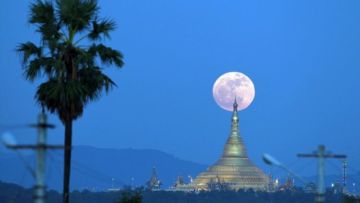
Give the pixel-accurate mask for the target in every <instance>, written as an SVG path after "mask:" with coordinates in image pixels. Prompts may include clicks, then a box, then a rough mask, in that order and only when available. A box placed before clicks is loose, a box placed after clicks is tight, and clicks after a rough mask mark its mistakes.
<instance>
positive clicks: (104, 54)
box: [88, 44, 124, 68]
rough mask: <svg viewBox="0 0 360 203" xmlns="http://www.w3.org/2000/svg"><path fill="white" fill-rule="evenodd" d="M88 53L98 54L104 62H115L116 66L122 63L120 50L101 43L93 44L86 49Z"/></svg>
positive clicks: (120, 65)
mask: <svg viewBox="0 0 360 203" xmlns="http://www.w3.org/2000/svg"><path fill="white" fill-rule="evenodd" d="M88 53H89V54H90V55H94V56H95V55H98V56H99V57H100V59H101V62H102V63H104V64H110V65H112V64H115V65H116V66H117V67H119V68H120V67H122V66H123V65H124V61H123V55H122V54H121V52H120V51H117V50H115V49H112V48H110V47H107V46H105V45H103V44H97V45H96V44H94V45H92V46H91V47H90V48H89V49H88Z"/></svg>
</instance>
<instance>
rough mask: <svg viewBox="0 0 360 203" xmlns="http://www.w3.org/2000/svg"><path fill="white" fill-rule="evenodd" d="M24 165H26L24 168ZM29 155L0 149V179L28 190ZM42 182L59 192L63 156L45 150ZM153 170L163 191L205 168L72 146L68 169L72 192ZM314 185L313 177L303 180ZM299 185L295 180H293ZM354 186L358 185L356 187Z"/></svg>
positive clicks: (356, 177)
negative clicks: (160, 182)
mask: <svg viewBox="0 0 360 203" xmlns="http://www.w3.org/2000/svg"><path fill="white" fill-rule="evenodd" d="M25 163H27V164H28V165H26V164H25ZM34 163H35V158H34V155H33V154H30V153H27V155H22V156H19V155H18V154H16V153H15V152H12V151H9V150H5V149H1V148H0V180H1V181H5V182H10V183H16V184H19V185H21V186H24V187H32V186H33V184H34V179H33V177H32V175H31V172H30V170H28V168H34ZM46 165H47V169H46V171H47V174H46V181H47V185H48V188H50V189H55V190H59V191H60V190H61V189H62V178H63V172H62V170H63V169H62V167H63V153H62V151H61V150H57V151H49V152H48V156H47V163H46ZM154 166H155V167H156V170H157V174H158V177H159V178H160V180H161V181H162V183H163V188H167V187H169V186H170V185H172V184H173V183H174V182H175V181H176V178H177V177H178V176H183V177H184V179H185V180H187V178H188V176H189V175H190V176H192V177H196V176H197V175H198V174H199V173H200V172H202V171H204V170H206V168H207V166H206V165H203V164H199V163H195V162H191V161H186V160H181V159H179V158H177V157H175V156H173V155H170V154H168V153H165V152H162V151H159V150H152V149H105V148H95V147H90V146H75V147H74V148H73V161H72V170H71V173H72V174H71V187H72V189H73V190H83V189H90V190H92V191H99V190H104V189H109V188H112V187H115V188H118V187H122V186H124V185H129V186H141V185H144V184H145V183H146V181H148V180H149V179H150V176H151V173H152V168H153V167H154ZM304 178H305V179H306V180H308V181H313V182H316V180H317V179H316V177H315V176H313V177H308V178H307V177H304ZM339 180H341V176H340V174H339V175H337V176H334V175H329V176H327V177H326V185H328V186H329V185H330V184H331V183H332V182H338V181H339ZM296 182H297V183H299V182H298V181H296ZM353 182H356V183H357V185H358V184H359V183H360V173H357V174H352V175H349V180H348V185H349V187H350V188H351V184H352V183H353ZM357 187H358V186H357Z"/></svg>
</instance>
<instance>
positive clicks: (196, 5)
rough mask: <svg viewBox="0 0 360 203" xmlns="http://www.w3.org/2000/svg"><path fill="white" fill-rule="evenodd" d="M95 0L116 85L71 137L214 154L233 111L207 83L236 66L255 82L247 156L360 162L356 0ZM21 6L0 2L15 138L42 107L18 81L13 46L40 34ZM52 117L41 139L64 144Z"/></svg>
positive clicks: (3, 114)
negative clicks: (120, 63)
mask: <svg viewBox="0 0 360 203" xmlns="http://www.w3.org/2000/svg"><path fill="white" fill-rule="evenodd" d="M100 7H101V16H103V17H110V18H113V19H114V20H115V21H116V22H117V24H118V29H117V30H116V31H115V32H113V33H112V39H111V40H109V41H106V42H105V43H106V44H107V45H109V46H112V47H114V48H116V49H119V50H121V51H122V52H123V54H124V56H125V63H126V65H125V66H124V68H123V69H121V70H115V69H113V68H109V69H107V70H106V72H107V73H108V74H109V75H110V76H111V77H112V78H113V79H114V81H115V82H116V83H117V84H118V88H115V89H113V91H111V92H110V93H109V94H108V95H104V96H103V97H102V98H101V99H100V100H99V101H96V102H94V103H91V104H90V105H88V106H87V108H86V109H85V113H84V115H83V117H82V118H80V119H79V120H77V121H76V122H75V124H74V125H75V126H74V144H75V145H91V146H96V147H111V148H152V149H158V150H161V151H165V152H168V153H171V154H173V155H175V156H177V157H180V158H182V159H186V160H192V161H196V162H200V163H205V164H211V163H213V162H215V161H216V159H217V158H218V157H219V155H220V154H221V152H222V149H223V145H224V143H225V141H226V139H227V136H228V134H229V129H230V117H231V113H230V112H226V111H224V110H222V109H221V108H220V107H218V106H217V104H216V103H215V101H214V100H213V98H212V85H213V83H214V81H215V80H216V78H217V77H218V76H220V75H221V74H223V73H225V72H228V71H240V72H243V73H245V74H246V75H248V76H249V77H250V78H251V79H252V80H253V82H254V84H255V88H256V96H255V100H254V102H253V103H252V105H251V106H250V107H249V108H248V109H246V110H244V111H241V112H240V128H241V134H242V136H243V138H244V141H245V143H246V145H247V148H248V153H249V155H250V157H251V159H252V160H253V161H254V162H255V163H257V164H259V165H261V166H264V165H263V164H262V161H261V154H262V153H264V152H268V153H270V154H273V155H274V156H276V157H277V158H278V159H280V160H281V161H283V162H285V163H287V164H289V165H290V166H292V165H291V163H295V164H293V165H294V167H295V170H297V169H299V167H300V166H301V165H304V164H305V163H310V164H313V165H314V166H315V163H316V162H315V160H312V161H306V160H300V159H298V158H296V153H299V152H311V151H313V150H315V148H316V147H317V145H318V144H325V145H326V146H327V147H328V148H329V150H331V151H333V152H336V153H344V154H347V155H348V156H349V166H350V167H351V168H353V169H354V170H360V159H359V155H360V138H359V136H360V90H359V89H360V79H359V77H360V12H359V10H360V1H358V0H347V1H343V0H318V1H313V0H301V1H289V0H282V1H280V0H272V1H268V0H251V1H242V0H222V1H220V0H197V1H186V0H171V1H170V0H151V1H149V0H138V1H135V0H117V1H115V0H113V1H109V0H107V1H101V2H100ZM28 12H29V11H28V2H27V1H23V0H5V1H1V2H0V33H1V38H0V40H1V48H0V68H1V74H0V133H3V132H5V131H11V132H12V133H13V134H15V135H16V137H17V138H18V139H19V140H20V141H22V142H31V141H33V140H34V137H35V134H36V131H34V130H28V129H24V128H20V129H19V128H15V127H12V126H9V125H21V124H27V123H31V122H34V121H35V119H36V117H37V114H38V112H39V106H37V104H36V102H35V101H34V99H33V95H34V92H35V89H36V85H38V84H39V83H35V84H31V83H30V82H28V81H25V79H24V77H23V76H22V69H21V64H20V57H19V56H18V55H17V54H16V53H15V51H14V50H15V48H16V46H17V45H18V44H19V43H20V42H26V41H29V40H30V41H34V42H36V43H38V42H39V38H38V35H37V34H36V33H35V32H34V27H32V26H31V25H30V24H29V23H28V22H27V17H28ZM50 121H51V122H53V123H55V124H56V125H57V129H56V130H53V131H50V132H49V141H50V142H51V143H62V142H63V126H62V125H61V123H60V122H59V121H58V119H57V117H55V116H52V117H50ZM335 163H336V164H337V163H338V162H336V161H335ZM339 166H340V165H339ZM296 167H298V168H296ZM313 173H315V171H313V170H312V171H311V174H313Z"/></svg>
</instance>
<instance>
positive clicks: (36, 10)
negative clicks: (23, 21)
mask: <svg viewBox="0 0 360 203" xmlns="http://www.w3.org/2000/svg"><path fill="white" fill-rule="evenodd" d="M54 18H55V14H54V7H53V5H52V3H51V1H41V0H36V1H35V2H34V3H32V4H31V5H30V18H29V22H30V23H32V24H48V23H49V22H50V21H53V20H54Z"/></svg>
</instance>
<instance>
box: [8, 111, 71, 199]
mask: <svg viewBox="0 0 360 203" xmlns="http://www.w3.org/2000/svg"><path fill="white" fill-rule="evenodd" d="M30 127H33V128H37V129H38V137H37V144H36V145H28V144H26V145H7V147H8V148H10V149H13V150H25V149H32V150H36V170H35V180H36V184H35V186H34V196H33V199H34V202H35V203H45V199H46V198H45V197H46V190H45V189H46V186H45V160H46V150H47V149H63V148H64V147H63V146H62V145H46V132H47V129H48V128H55V126H54V125H52V124H49V123H47V116H46V114H45V112H44V110H42V112H41V113H40V114H39V117H38V123H36V124H32V125H30Z"/></svg>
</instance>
